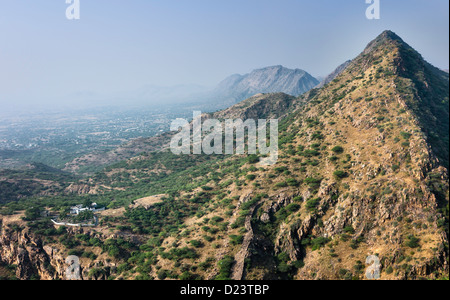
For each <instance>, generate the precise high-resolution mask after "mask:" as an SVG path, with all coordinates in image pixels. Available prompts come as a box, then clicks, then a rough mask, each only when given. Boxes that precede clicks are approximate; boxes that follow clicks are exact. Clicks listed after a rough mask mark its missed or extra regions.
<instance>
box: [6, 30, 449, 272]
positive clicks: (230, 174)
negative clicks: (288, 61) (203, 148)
mask: <svg viewBox="0 0 450 300" xmlns="http://www.w3.org/2000/svg"><path fill="white" fill-rule="evenodd" d="M448 95H449V77H448V74H447V73H445V72H442V71H440V70H438V69H436V68H434V67H433V66H431V65H430V64H428V63H427V62H425V61H424V60H423V58H422V57H421V56H420V54H419V53H417V52H416V51H415V50H414V49H413V48H411V47H410V46H409V45H407V44H406V43H405V42H404V41H403V40H402V39H401V38H400V37H398V36H397V35H396V34H395V33H393V32H390V31H386V32H383V33H382V34H381V35H380V36H379V37H377V38H376V39H375V40H374V41H373V42H371V43H370V44H369V45H368V46H367V47H366V49H365V50H364V51H363V52H362V53H361V54H360V55H359V56H358V57H356V58H355V59H353V60H352V61H351V63H350V64H349V65H348V66H347V67H346V68H345V69H344V70H343V71H342V72H340V73H339V75H338V76H336V77H335V78H334V79H333V80H332V81H331V82H329V83H328V84H327V85H325V86H324V87H323V88H320V89H313V90H311V91H309V92H307V93H305V94H304V95H302V96H300V97H298V98H292V97H291V96H287V95H284V94H270V95H257V96H255V97H252V98H250V99H248V100H246V101H244V102H242V103H240V104H237V105H236V106H234V107H233V108H230V109H229V110H225V111H223V112H218V113H216V115H215V116H217V117H222V118H225V117H227V116H233V117H238V116H243V117H258V118H259V117H279V118H280V126H279V147H280V153H279V161H278V163H277V164H276V165H273V166H264V167H263V166H259V165H258V164H257V162H258V159H259V158H260V157H258V156H254V155H253V156H246V155H243V156H236V155H235V156H207V155H198V156H195V155H194V156H192V155H186V156H175V155H172V154H170V153H167V152H156V153H144V154H142V155H139V156H137V157H134V158H132V159H130V160H126V161H122V162H120V163H118V164H116V165H113V166H110V167H108V168H106V169H105V170H104V171H103V172H99V173H97V174H96V175H95V176H92V177H90V178H88V179H87V180H86V184H90V185H97V186H104V187H105V189H104V190H103V191H102V190H100V189H98V190H97V192H96V193H94V194H84V195H78V194H76V193H75V194H73V195H70V196H67V195H65V196H60V197H59V198H58V197H57V198H52V197H44V198H39V199H30V200H29V202H28V203H25V202H24V203H16V204H14V205H11V206H6V208H8V207H9V208H10V209H13V210H15V211H19V210H20V208H25V207H26V206H27V205H28V206H30V203H32V205H34V206H40V207H42V208H44V207H51V208H52V210H53V211H54V212H58V211H61V210H64V209H65V208H67V206H68V205H71V204H73V203H77V202H78V203H80V202H81V203H83V201H85V200H90V201H95V202H97V203H100V204H105V205H107V206H108V209H109V210H111V211H110V214H108V215H107V216H101V217H100V222H99V226H98V227H96V228H87V229H84V228H83V229H80V230H70V229H69V230H66V229H64V230H55V229H54V228H53V226H52V225H51V224H48V223H45V220H42V219H36V220H30V221H29V222H28V223H27V224H26V226H25V225H23V224H21V223H20V224H19V225H20V226H19V225H17V224H15V223H14V220H16V219H17V217H15V215H12V216H6V217H3V224H4V225H3V226H2V228H1V230H2V236H1V238H0V241H2V243H3V244H2V247H1V248H0V249H1V250H2V251H3V252H1V253H0V257H1V258H2V259H3V258H6V259H3V263H6V264H9V265H11V264H13V263H17V264H18V266H19V267H18V269H17V271H16V275H17V277H19V278H22V279H28V278H30V277H31V276H32V275H33V274H34V275H36V274H37V275H39V276H40V277H41V278H50V279H56V278H61V277H63V276H64V275H63V274H64V271H65V269H64V267H63V264H61V263H60V259H59V258H58V257H65V255H66V254H69V253H72V254H73V253H76V254H78V255H80V256H82V257H83V258H84V260H83V262H82V267H83V277H84V278H91V279H108V278H109V279H161V280H162V279H184V280H192V279H237V280H241V279H247V280H261V279H316V280H327V279H339V280H346V279H366V274H365V271H366V270H367V269H368V267H369V264H370V261H367V264H366V259H367V258H368V257H369V256H371V257H372V259H377V260H379V263H380V275H381V279H396V280H400V279H440V278H444V277H448V271H449V270H448V265H449V264H448V258H449V252H448V239H449V232H448V217H449V216H448V202H449V185H448V160H447V161H446V160H445V154H446V153H448V130H447V131H446V130H445V129H446V128H447V127H446V126H448V122H449V114H448V105H449V104H448ZM261 105H262V106H261ZM212 116H214V114H212ZM163 194H164V195H166V196H165V198H164V200H163V201H162V202H158V203H156V204H154V205H153V206H150V207H147V208H144V207H140V206H134V205H131V204H133V203H135V201H137V200H139V199H141V198H143V197H147V196H152V195H163ZM130 205H131V206H130ZM18 213H20V212H18ZM23 235H26V236H27V239H22V238H19V237H20V236H23ZM36 240H39V241H40V242H39V243H37V242H36ZM42 245H43V246H42ZM17 247H21V248H22V249H31V250H27V251H22V252H21V255H20V256H17V255H14V253H15V250H14V249H16V248H17ZM48 265H51V266H52V268H50V269H51V271H49V270H47V268H45V267H44V266H48ZM33 268H34V269H33ZM33 270H34V271H33Z"/></svg>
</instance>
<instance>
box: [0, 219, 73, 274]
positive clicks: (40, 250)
mask: <svg viewBox="0 0 450 300" xmlns="http://www.w3.org/2000/svg"><path fill="white" fill-rule="evenodd" d="M0 261H2V262H3V263H6V264H9V265H16V266H17V269H16V276H17V278H19V279H23V280H28V279H32V278H40V279H43V280H53V279H59V278H63V276H64V271H65V262H64V258H63V257H62V256H61V255H59V254H58V251H57V250H56V249H52V248H51V247H47V246H43V245H42V241H41V240H40V239H39V238H38V237H35V236H34V235H33V234H31V233H30V232H29V230H28V229H22V230H20V231H13V230H10V229H8V228H5V227H3V228H2V230H1V234H0Z"/></svg>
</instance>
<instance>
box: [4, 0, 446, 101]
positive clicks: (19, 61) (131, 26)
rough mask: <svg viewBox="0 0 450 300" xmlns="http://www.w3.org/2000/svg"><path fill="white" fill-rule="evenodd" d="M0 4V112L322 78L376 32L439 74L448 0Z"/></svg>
mask: <svg viewBox="0 0 450 300" xmlns="http://www.w3.org/2000/svg"><path fill="white" fill-rule="evenodd" d="M80 1H81V19H80V20H78V21H69V20H67V19H66V17H65V10H66V7H67V4H66V3H65V0H51V1H49V0H0V106H3V107H4V106H5V105H6V103H15V104H17V103H26V102H28V101H31V102H34V103H43V102H51V101H59V102H64V101H67V100H66V99H68V98H66V96H67V95H71V94H73V93H79V92H82V93H88V94H89V93H99V94H104V93H108V94H114V93H115V92H121V93H124V92H125V93H126V91H132V90H136V89H139V88H141V87H142V86H144V85H148V84H155V85H165V86H170V85H177V84H199V85H205V86H214V85H215V84H217V83H218V82H219V81H221V80H222V79H224V78H225V77H227V76H229V75H231V74H234V73H241V74H243V73H248V72H250V71H251V70H253V69H255V68H260V67H265V66H269V65H279V64H281V65H284V66H286V67H289V68H301V69H304V70H306V71H308V72H310V73H311V74H312V75H314V76H324V75H327V74H328V73H329V72H331V71H332V70H333V69H334V68H335V67H336V66H338V65H339V64H340V63H342V62H344V61H345V60H347V59H351V58H354V57H355V56H356V55H358V54H359V53H360V52H361V51H362V50H363V48H364V47H365V46H366V44H367V43H368V42H369V41H371V40H372V39H374V38H375V37H376V36H377V35H378V34H380V33H381V32H382V31H383V30H385V29H390V30H392V31H394V32H396V33H397V34H398V35H400V36H401V37H402V38H403V39H404V40H405V41H406V42H407V43H409V44H410V45H411V46H413V47H414V48H415V49H417V50H418V51H419V52H420V53H422V55H423V56H424V57H425V59H426V60H428V61H429V62H430V63H432V64H433V65H435V66H437V67H439V68H443V69H447V68H448V67H449V59H448V55H449V38H448V35H449V14H448V10H449V1H448V0H381V20H367V19H366V16H365V10H366V8H367V4H366V3H365V0H308V1H307V0H221V1H219V0H80Z"/></svg>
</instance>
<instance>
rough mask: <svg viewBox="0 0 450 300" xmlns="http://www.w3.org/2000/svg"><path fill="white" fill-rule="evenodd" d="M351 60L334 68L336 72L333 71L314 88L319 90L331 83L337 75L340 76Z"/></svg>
mask: <svg viewBox="0 0 450 300" xmlns="http://www.w3.org/2000/svg"><path fill="white" fill-rule="evenodd" d="M351 62H352V61H351V60H347V61H346V62H345V63H343V64H342V65H340V66H339V67H337V68H336V70H334V71H333V72H332V73H330V74H329V75H328V76H327V77H325V78H324V79H323V80H322V81H321V82H320V83H319V85H317V86H316V88H321V87H324V86H325V85H327V84H329V83H330V82H331V81H333V80H334V79H335V78H336V77H337V76H338V75H339V74H341V73H342V72H343V71H344V70H345V68H347V67H348V65H349V64H350V63H351Z"/></svg>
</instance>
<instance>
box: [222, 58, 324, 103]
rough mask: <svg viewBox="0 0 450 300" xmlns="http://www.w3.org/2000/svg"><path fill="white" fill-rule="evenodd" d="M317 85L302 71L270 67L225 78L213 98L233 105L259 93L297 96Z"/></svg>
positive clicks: (313, 79) (315, 81)
mask: <svg viewBox="0 0 450 300" xmlns="http://www.w3.org/2000/svg"><path fill="white" fill-rule="evenodd" d="M317 84H319V81H318V80H317V79H316V78H314V77H312V76H311V75H310V74H308V73H307V72H305V71H303V70H300V69H295V70H291V69H288V68H285V67H283V66H272V67H267V68H262V69H258V70H254V71H252V72H251V73H249V74H246V75H239V74H235V75H232V76H230V77H228V78H226V79H225V80H223V81H222V82H221V83H219V85H218V86H217V87H216V88H215V90H214V91H213V98H215V99H216V100H220V101H222V102H224V103H229V104H235V103H237V102H240V101H242V100H245V99H247V98H249V97H251V96H253V95H255V94H259V93H278V92H282V93H285V94H289V95H292V96H299V95H301V94H303V93H305V92H307V91H309V90H310V89H312V88H314V87H315V86H316V85H317Z"/></svg>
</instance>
